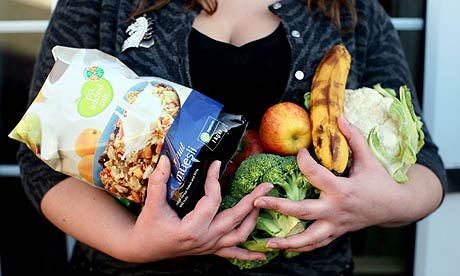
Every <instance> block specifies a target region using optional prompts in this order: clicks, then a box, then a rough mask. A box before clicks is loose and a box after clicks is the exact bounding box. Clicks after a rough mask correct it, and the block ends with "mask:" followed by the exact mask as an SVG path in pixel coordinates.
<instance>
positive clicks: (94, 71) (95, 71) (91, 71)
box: [85, 66, 104, 81]
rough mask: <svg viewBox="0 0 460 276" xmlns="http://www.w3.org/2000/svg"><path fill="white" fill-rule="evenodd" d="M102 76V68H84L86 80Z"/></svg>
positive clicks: (97, 78)
mask: <svg viewBox="0 0 460 276" xmlns="http://www.w3.org/2000/svg"><path fill="white" fill-rule="evenodd" d="M102 76H104V69H102V68H101V67H98V66H91V67H88V68H87V69H86V70H85V78H86V79H87V80H93V81H97V80H100V79H102Z"/></svg>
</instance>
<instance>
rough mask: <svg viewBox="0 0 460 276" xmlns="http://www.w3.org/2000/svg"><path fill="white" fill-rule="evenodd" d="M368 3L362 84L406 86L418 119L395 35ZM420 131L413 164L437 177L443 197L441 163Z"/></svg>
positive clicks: (428, 137)
mask: <svg viewBox="0 0 460 276" xmlns="http://www.w3.org/2000/svg"><path fill="white" fill-rule="evenodd" d="M369 2H370V3H373V4H369V7H370V10H369V11H368V12H367V14H366V18H367V20H368V23H369V24H368V48H367V53H366V66H365V68H366V69H365V73H364V75H363V80H362V81H363V85H364V86H369V87H372V86H373V85H374V84H376V83H381V84H382V87H388V88H392V89H394V90H395V91H397V92H398V90H399V87H400V86H402V85H407V86H408V87H409V89H410V90H411V95H412V103H413V105H414V110H415V113H416V114H417V115H418V116H421V117H422V109H421V107H420V104H419V102H418V99H417V93H416V90H415V87H414V84H413V81H412V77H411V72H410V69H409V66H408V63H407V61H406V57H405V54H404V50H403V48H402V45H401V41H400V39H399V35H398V33H397V32H396V30H395V28H394V26H393V24H392V22H391V19H390V17H389V16H388V14H387V13H386V11H385V10H384V9H383V7H382V6H381V5H380V4H379V3H378V2H377V1H376V0H372V1H369ZM422 130H423V132H424V134H425V144H424V146H423V148H422V149H421V150H420V152H419V153H418V155H417V163H418V164H421V165H424V166H426V167H428V168H429V169H431V170H432V171H433V172H434V173H435V174H436V175H437V176H438V178H439V180H440V181H441V183H442V186H443V194H444V193H445V191H446V190H447V177H446V172H445V168H444V164H443V161H442V159H441V157H440V155H439V153H438V147H437V146H436V144H435V143H434V142H433V140H432V138H431V135H430V133H429V130H428V128H427V126H426V124H423V127H422Z"/></svg>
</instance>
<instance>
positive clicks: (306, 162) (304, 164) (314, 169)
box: [297, 148, 336, 191]
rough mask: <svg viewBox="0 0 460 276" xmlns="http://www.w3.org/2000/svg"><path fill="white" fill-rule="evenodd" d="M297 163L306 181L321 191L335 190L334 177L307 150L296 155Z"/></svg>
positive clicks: (302, 150)
mask: <svg viewBox="0 0 460 276" xmlns="http://www.w3.org/2000/svg"><path fill="white" fill-rule="evenodd" d="M297 163H298V164H299V168H300V170H301V171H302V173H303V174H304V175H305V177H306V178H307V180H308V181H309V182H310V183H311V184H312V185H313V186H315V187H316V188H318V189H320V190H321V191H327V190H331V189H334V190H335V189H336V185H335V181H336V176H335V175H334V174H333V173H332V172H331V171H329V170H328V169H327V168H326V167H324V166H322V165H321V164H319V163H318V162H316V161H315V160H314V159H313V157H312V156H311V155H310V153H309V152H308V150H307V149H305V148H304V149H301V150H300V151H299V153H298V154H297Z"/></svg>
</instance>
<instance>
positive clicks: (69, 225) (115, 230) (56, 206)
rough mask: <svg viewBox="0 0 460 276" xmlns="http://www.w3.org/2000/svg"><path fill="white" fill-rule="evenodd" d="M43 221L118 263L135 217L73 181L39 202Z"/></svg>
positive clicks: (98, 192)
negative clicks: (48, 222)
mask: <svg viewBox="0 0 460 276" xmlns="http://www.w3.org/2000/svg"><path fill="white" fill-rule="evenodd" d="M41 209H42V212H43V214H44V215H45V217H46V218H47V219H48V220H50V221H51V222H52V223H53V224H54V225H56V226H57V227H58V228H60V229H61V230H62V231H63V232H65V233H67V234H69V235H70V236H72V237H74V238H75V239H77V240H79V241H81V242H83V243H85V244H87V245H89V246H91V247H94V248H96V249H98V250H100V251H102V252H104V253H106V254H108V255H111V256H113V257H115V258H118V259H122V260H123V259H125V258H126V256H125V254H127V251H128V248H127V247H126V245H125V242H126V240H127V237H129V233H130V229H131V228H132V227H133V225H134V223H135V220H136V216H135V215H134V214H132V213H131V212H130V211H128V210H127V209H126V208H124V207H123V206H122V205H121V204H119V203H118V202H117V201H116V200H115V199H114V198H113V197H112V196H111V195H110V194H109V193H107V192H106V191H104V190H102V189H98V188H95V187H92V186H90V185H88V184H86V183H83V182H81V181H79V180H76V179H74V178H67V179H65V180H63V181H61V182H60V183H59V184H57V185H56V186H54V187H53V188H52V189H51V190H49V191H48V192H47V193H46V194H45V196H44V198H43V200H42V201H41Z"/></svg>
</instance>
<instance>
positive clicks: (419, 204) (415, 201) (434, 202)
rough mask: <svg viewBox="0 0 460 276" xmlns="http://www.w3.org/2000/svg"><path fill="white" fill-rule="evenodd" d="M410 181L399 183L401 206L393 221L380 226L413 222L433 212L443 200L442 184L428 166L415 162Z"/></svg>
mask: <svg viewBox="0 0 460 276" xmlns="http://www.w3.org/2000/svg"><path fill="white" fill-rule="evenodd" d="M408 176H409V179H410V180H409V181H408V182H407V183H401V184H397V185H399V186H398V189H396V191H399V192H400V193H401V195H402V196H401V202H400V204H401V205H400V206H397V209H398V212H397V213H396V214H397V215H396V216H395V217H394V219H393V220H392V221H388V222H386V223H384V224H382V225H380V226H383V227H397V226H402V225H406V224H409V223H412V222H414V221H417V220H419V219H422V218H423V217H425V216H427V215H429V214H431V213H432V212H433V211H434V210H436V208H437V207H439V204H440V203H441V200H442V194H443V191H442V185H441V182H440V181H439V179H438V177H437V176H436V175H435V174H434V173H433V172H432V171H431V170H429V169H428V168H427V167H425V166H422V165H419V164H415V165H413V166H411V168H410V169H409V171H408Z"/></svg>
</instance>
